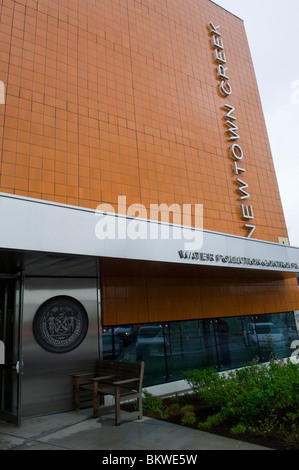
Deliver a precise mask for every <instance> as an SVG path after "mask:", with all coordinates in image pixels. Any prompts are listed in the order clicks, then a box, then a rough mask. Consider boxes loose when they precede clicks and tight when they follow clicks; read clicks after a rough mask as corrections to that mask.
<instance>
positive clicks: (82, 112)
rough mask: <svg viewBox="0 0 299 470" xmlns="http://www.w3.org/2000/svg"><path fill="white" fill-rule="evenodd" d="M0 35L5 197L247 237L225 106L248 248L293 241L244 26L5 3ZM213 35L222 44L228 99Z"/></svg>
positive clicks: (191, 15) (189, 9)
mask: <svg viewBox="0 0 299 470" xmlns="http://www.w3.org/2000/svg"><path fill="white" fill-rule="evenodd" d="M0 21H1V23H0V51H1V62H0V79H1V80H2V81H3V82H4V84H5V87H6V102H5V105H4V106H3V105H1V106H0V125H1V140H2V142H1V149H2V151H1V176H0V178H1V179H0V190H1V191H2V192H6V193H14V194H18V195H24V196H28V197H33V198H41V199H44V200H50V201H56V202H61V203H66V204H72V205H78V206H84V207H88V208H92V209H95V208H96V207H97V206H98V205H99V204H100V203H110V204H112V205H113V206H114V207H115V210H116V209H117V202H118V196H119V195H123V196H126V198H127V200H126V202H127V205H130V204H133V203H141V204H143V205H144V206H146V207H147V208H148V207H149V205H150V204H153V203H159V204H161V203H165V204H168V205H171V204H173V203H176V204H179V205H180V206H182V205H183V204H192V205H194V204H203V205H204V228H205V229H207V230H214V231H219V232H224V233H230V234H236V235H241V236H246V235H247V233H246V231H245V230H244V220H242V218H241V212H240V202H239V198H240V194H238V192H237V189H238V187H239V186H238V184H236V182H235V178H234V174H233V171H232V160H231V157H230V155H229V151H228V135H227V127H226V126H225V120H224V111H223V109H222V107H223V105H224V104H225V103H228V104H229V105H231V106H233V107H234V108H235V116H236V118H237V121H236V122H237V126H238V128H239V130H238V132H239V135H240V141H239V142H241V143H242V149H243V152H244V164H245V165H246V180H245V179H244V181H246V183H247V184H248V192H249V193H250V204H252V206H253V208H254V216H255V225H256V230H255V233H254V237H255V238H258V239H263V240H269V241H274V242H278V237H287V232H286V226H285V221H284V216H283V211H282V206H281V202H280V196H279V191H278V187H277V182H276V176H275V172H274V167H273V162H272V157H271V152H270V147H269V142H268V137H267V132H266V127H265V122H264V118H263V113H262V109H261V103H260V98H259V93H258V88H257V84H256V79H255V74H254V69H253V65H252V61H251V56H250V51H249V47H248V44H247V39H246V34H245V30H244V25H243V22H242V21H241V20H240V19H238V18H237V17H235V16H233V15H231V14H230V13H228V12H227V11H225V10H223V9H222V8H220V7H218V6H217V5H215V4H213V3H212V2H210V1H209V0H197V1H196V2H194V1H193V0H169V1H167V2H166V1H157V0H124V1H123V0H122V1H119V0H96V1H90V0H81V1H77V0H59V2H49V1H48V0H39V1H37V0H2V2H1V5H0ZM210 21H212V22H213V24H214V25H215V26H216V25H217V26H218V25H219V26H220V31H221V35H222V38H223V43H224V50H225V54H226V57H227V66H228V72H227V73H228V74H229V78H230V84H231V86H232V88H233V94H232V95H231V96H229V97H227V98H224V97H223V96H222V95H221V93H220V92H219V88H218V86H219V81H218V80H217V76H216V65H215V60H214V58H213V47H212V44H211V35H210V32H209V28H208V25H209V23H210ZM245 157H246V158H245ZM244 178H245V176H244Z"/></svg>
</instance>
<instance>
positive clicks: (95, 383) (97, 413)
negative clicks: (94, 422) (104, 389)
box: [92, 381, 99, 418]
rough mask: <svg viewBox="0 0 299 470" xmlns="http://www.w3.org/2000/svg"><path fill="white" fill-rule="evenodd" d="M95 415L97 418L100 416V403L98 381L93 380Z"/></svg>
mask: <svg viewBox="0 0 299 470" xmlns="http://www.w3.org/2000/svg"><path fill="white" fill-rule="evenodd" d="M92 400H93V417H94V418H97V417H98V416H99V403H98V383H97V382H96V381H94V382H93V398H92Z"/></svg>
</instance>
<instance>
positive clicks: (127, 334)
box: [113, 326, 137, 346]
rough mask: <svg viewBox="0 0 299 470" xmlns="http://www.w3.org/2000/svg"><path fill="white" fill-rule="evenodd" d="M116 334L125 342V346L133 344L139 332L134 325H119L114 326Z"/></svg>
mask: <svg viewBox="0 0 299 470" xmlns="http://www.w3.org/2000/svg"><path fill="white" fill-rule="evenodd" d="M113 334H114V336H115V337H116V336H117V337H118V338H119V340H120V341H122V342H123V345H124V346H127V345H128V344H131V343H132V341H134V340H135V339H136V336H137V332H136V331H135V328H134V326H119V327H116V328H114V332H113Z"/></svg>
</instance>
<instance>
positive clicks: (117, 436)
mask: <svg viewBox="0 0 299 470" xmlns="http://www.w3.org/2000/svg"><path fill="white" fill-rule="evenodd" d="M0 450H102V451H109V450H111V451H113V450H115V451H116V450H123V451H130V450H136V451H152V450H154V451H155V450H169V451H187V450H189V451H190V450H194V451H195V450H196V451H200V450H271V449H267V448H266V447H263V446H258V445H255V444H251V443H247V442H242V441H239V440H236V439H229V438H227V437H222V436H218V435H215V434H210V433H206V432H203V431H199V430H196V429H190V428H187V427H184V426H179V425H175V424H171V423H167V422H164V421H160V420H155V419H152V418H149V417H146V416H145V417H143V419H142V420H138V419H136V414H135V413H123V420H122V423H121V425H120V426H115V425H114V414H107V415H104V416H101V417H100V418H99V419H93V418H92V417H91V410H83V411H80V412H75V411H70V412H65V413H57V414H53V415H49V416H40V417H35V418H30V419H24V420H23V422H22V425H21V426H20V427H17V426H14V425H12V424H8V423H5V422H1V421H0Z"/></svg>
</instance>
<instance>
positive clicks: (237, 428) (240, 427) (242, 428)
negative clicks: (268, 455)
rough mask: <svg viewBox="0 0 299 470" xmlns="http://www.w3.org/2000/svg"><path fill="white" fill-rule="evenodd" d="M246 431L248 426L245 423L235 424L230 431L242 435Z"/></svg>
mask: <svg viewBox="0 0 299 470" xmlns="http://www.w3.org/2000/svg"><path fill="white" fill-rule="evenodd" d="M246 431H247V428H246V426H245V424H243V423H239V424H237V425H236V426H233V427H232V428H231V430H230V432H231V433H232V434H233V435H234V436H242V434H245V433H246Z"/></svg>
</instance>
